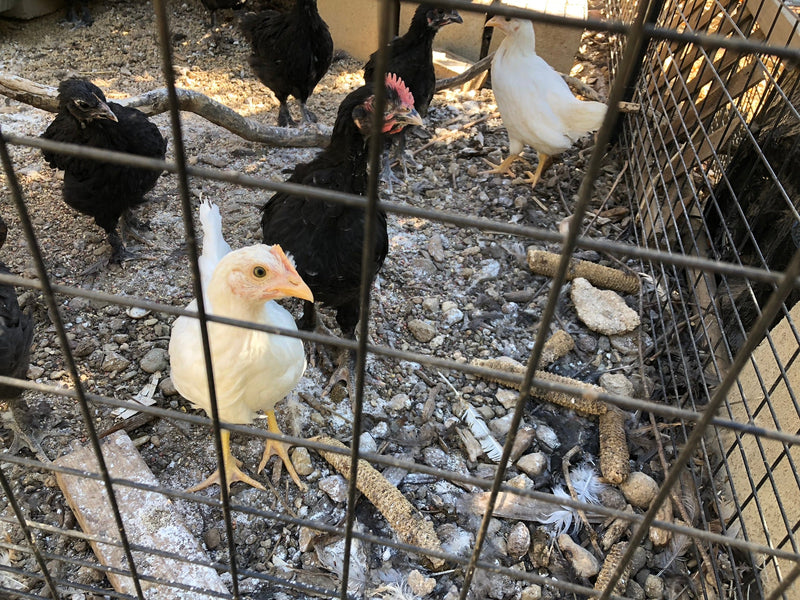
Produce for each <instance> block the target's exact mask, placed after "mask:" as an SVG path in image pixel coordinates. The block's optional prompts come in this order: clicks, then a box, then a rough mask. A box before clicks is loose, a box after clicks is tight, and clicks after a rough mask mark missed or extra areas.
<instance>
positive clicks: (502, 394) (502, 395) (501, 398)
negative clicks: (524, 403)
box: [494, 388, 519, 410]
mask: <svg viewBox="0 0 800 600" xmlns="http://www.w3.org/2000/svg"><path fill="white" fill-rule="evenodd" d="M494 397H495V398H497V401H498V402H500V404H502V405H503V408H505V409H506V410H511V409H512V408H514V407H515V406H516V405H517V400H518V399H519V392H518V391H516V390H506V389H503V388H501V389H499V390H497V393H496V394H495V395H494Z"/></svg>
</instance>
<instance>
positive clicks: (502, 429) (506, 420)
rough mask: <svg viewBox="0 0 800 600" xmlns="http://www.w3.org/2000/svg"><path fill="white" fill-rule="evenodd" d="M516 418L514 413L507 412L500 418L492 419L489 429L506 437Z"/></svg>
mask: <svg viewBox="0 0 800 600" xmlns="http://www.w3.org/2000/svg"><path fill="white" fill-rule="evenodd" d="M513 418H514V413H511V412H510V413H507V414H506V415H505V416H504V417H500V418H499V419H492V420H491V421H490V422H489V429H491V430H492V432H493V433H495V434H497V435H498V436H500V437H505V436H506V435H507V434H508V432H509V430H510V429H511V421H512V420H513Z"/></svg>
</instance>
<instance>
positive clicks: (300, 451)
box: [292, 446, 314, 477]
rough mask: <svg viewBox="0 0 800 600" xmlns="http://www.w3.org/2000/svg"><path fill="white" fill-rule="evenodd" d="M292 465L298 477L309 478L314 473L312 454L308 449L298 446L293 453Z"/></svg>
mask: <svg viewBox="0 0 800 600" xmlns="http://www.w3.org/2000/svg"><path fill="white" fill-rule="evenodd" d="M292 465H293V466H294V470H295V471H297V474H298V475H302V476H303V477H307V476H308V475H311V473H312V472H313V471H314V465H313V464H311V454H310V453H309V451H308V448H306V447H304V446H298V447H297V448H295V449H294V450H293V451H292Z"/></svg>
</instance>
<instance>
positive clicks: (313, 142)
mask: <svg viewBox="0 0 800 600" xmlns="http://www.w3.org/2000/svg"><path fill="white" fill-rule="evenodd" d="M176 91H177V94H178V106H179V108H180V109H181V110H182V111H185V112H192V113H195V114H196V115H199V116H201V117H203V118H204V119H207V120H208V121H211V122H212V123H214V124H215V125H219V126H220V127H223V128H225V129H227V130H228V131H230V132H231V133H234V134H236V135H238V136H239V137H241V138H244V139H245V140H248V141H251V142H260V143H263V144H268V145H270V146H281V147H289V146H294V147H316V146H327V145H328V138H329V137H330V131H331V130H330V128H329V127H320V128H319V129H318V130H317V129H310V128H309V129H287V128H285V127H273V126H269V125H263V124H261V123H258V122H256V121H253V120H251V119H247V118H245V117H243V116H242V115H240V114H239V113H237V112H236V111H235V110H233V109H231V108H229V107H227V106H225V105H224V104H221V103H219V102H217V101H215V100H212V99H211V98H209V97H208V96H206V95H205V94H201V93H200V92H196V91H194V90H185V89H182V88H177V90H176ZM0 94H2V95H4V96H7V97H8V98H11V99H13V100H17V101H19V102H23V103H25V104H28V105H30V106H33V107H34V108H39V109H41V110H46V111H48V112H58V101H57V100H56V96H57V95H58V92H57V90H56V89H55V88H53V87H50V86H45V85H40V84H38V83H35V82H33V81H30V80H28V79H23V78H22V77H17V76H15V75H5V74H2V73H0ZM118 102H119V104H122V105H124V106H132V107H134V108H138V109H139V110H141V111H142V112H143V113H145V114H146V115H148V116H153V115H158V114H161V113H164V112H167V110H169V99H168V96H167V90H166V88H160V89H156V90H152V91H150V92H146V93H144V94H141V95H139V96H131V97H130V98H126V99H124V100H119V101H118Z"/></svg>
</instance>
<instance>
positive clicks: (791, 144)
mask: <svg viewBox="0 0 800 600" xmlns="http://www.w3.org/2000/svg"><path fill="white" fill-rule="evenodd" d="M621 10H622V11H623V12H625V10H626V8H625V7H624V6H623V7H622V9H621ZM627 10H631V9H630V8H627ZM658 11H659V12H658V14H655V12H656V11H653V13H654V14H652V15H651V22H652V24H653V25H654V26H656V27H664V28H669V29H674V30H678V31H691V32H694V33H700V34H705V33H707V34H716V35H722V36H725V37H727V38H729V39H731V40H735V39H741V40H745V39H746V40H749V41H753V40H761V41H763V42H764V43H765V44H772V45H776V46H786V47H798V44H799V43H800V38H799V37H798V19H797V15H796V13H795V12H794V11H793V10H791V9H790V8H789V7H787V6H786V5H785V4H784V3H782V2H772V1H769V0H768V1H765V2H717V1H711V2H683V3H673V2H664V3H662V4H660V5H659V7H658ZM634 87H635V89H634V90H633V91H632V99H633V100H635V101H639V102H642V103H643V105H644V106H647V107H648V108H649V109H650V110H652V113H649V112H648V111H643V112H642V113H641V114H640V115H636V116H630V117H629V119H628V120H627V121H626V123H625V125H624V130H625V134H624V135H625V137H626V140H627V144H626V145H627V147H628V149H629V150H630V160H631V166H632V169H631V171H630V173H629V177H628V180H629V185H630V191H631V195H632V202H633V203H634V204H637V205H638V207H639V235H640V236H641V237H640V240H641V243H643V244H646V245H648V246H650V247H654V248H660V249H666V250H669V251H671V252H681V253H686V254H692V255H696V256H701V257H708V258H712V259H715V260H724V261H731V262H734V263H738V264H740V265H742V266H743V267H744V266H755V267H758V268H761V269H765V270H771V271H777V270H783V269H785V268H786V267H787V265H788V263H789V259H790V258H791V255H792V254H793V253H794V251H795V250H796V248H797V246H796V244H795V242H794V239H796V238H793V233H792V232H793V231H795V230H796V228H797V226H798V218H797V216H798V215H797V206H798V205H799V204H800V196H798V194H797V188H796V187H795V182H794V177H792V176H791V175H790V174H789V173H790V171H791V170H792V167H789V163H790V162H793V163H795V164H796V160H797V154H796V151H797V147H798V141H800V140H798V137H797V135H796V132H797V127H798V125H800V120H798V113H797V107H798V106H800V105H799V104H798V103H797V101H796V100H797V98H798V96H797V93H796V89H797V76H796V73H795V69H794V67H793V66H792V63H791V62H786V61H783V60H780V59H777V58H775V57H773V56H770V55H769V53H763V54H762V53H748V54H741V53H739V52H737V51H735V50H730V49H713V48H712V49H709V48H705V47H703V46H701V45H698V44H691V43H683V42H680V43H676V42H673V41H668V40H664V41H656V40H653V41H651V42H650V45H649V46H648V48H647V50H646V52H645V53H644V54H643V61H642V65H641V73H640V77H639V80H638V82H637V83H636V85H635V86H634ZM649 269H650V273H651V274H652V275H653V277H655V278H657V279H658V280H659V281H661V282H662V283H663V285H664V286H665V288H666V289H667V290H670V291H671V292H670V293H671V294H672V297H673V302H672V303H671V306H669V307H667V308H666V309H665V311H664V313H662V316H661V317H660V319H659V321H660V322H659V323H658V324H656V327H658V328H661V327H663V329H662V331H663V335H664V336H665V337H666V338H668V339H670V338H671V341H670V342H668V345H669V346H670V350H669V351H667V352H666V353H664V354H667V355H669V354H671V355H672V356H666V357H665V356H664V354H662V357H660V358H659V359H658V363H659V369H660V370H661V372H662V377H663V381H664V382H665V383H666V384H667V385H666V386H665V390H664V393H665V396H664V401H665V402H673V403H679V404H683V403H689V404H690V405H692V406H693V407H696V408H698V409H699V408H701V407H702V406H703V405H704V404H705V403H706V401H707V400H708V399H709V398H711V396H712V394H713V392H714V389H715V385H716V384H717V383H718V382H719V381H721V380H722V379H724V377H725V376H726V374H728V371H729V369H730V365H731V363H732V361H733V359H734V357H735V355H736V353H737V352H738V351H739V350H740V349H741V347H742V345H743V340H744V339H745V337H746V335H747V334H748V332H749V331H750V330H751V328H752V327H753V325H754V324H755V322H756V319H757V317H758V315H759V314H760V310H761V308H763V306H764V305H765V304H766V299H767V297H768V295H769V294H770V293H771V292H772V291H773V290H774V289H775V286H774V285H773V284H770V283H766V282H759V281H753V280H750V279H748V278H746V277H737V276H735V275H733V276H725V275H709V274H708V273H707V272H701V271H698V270H694V269H688V270H685V271H668V270H665V269H663V267H659V266H658V265H652V264H651V265H650V266H649ZM796 300H797V297H796V296H795V294H794V293H791V294H790V295H789V298H788V299H787V300H786V302H785V304H784V306H783V308H782V309H781V315H780V316H782V317H783V318H782V319H780V322H778V320H779V319H775V320H773V321H772V322H771V323H770V326H771V327H772V329H771V331H770V332H769V333H768V335H767V337H766V339H764V341H762V342H761V344H760V345H759V346H758V348H757V349H756V350H755V351H754V352H753V353H752V355H751V356H750V359H749V360H748V362H747V364H746V365H745V367H744V369H743V370H742V372H741V373H740V374H739V378H738V384H737V386H735V387H734V388H733V389H732V390H731V392H730V393H729V394H728V397H727V400H726V402H725V403H724V407H723V408H722V410H721V412H720V416H724V417H725V418H729V419H730V420H731V421H733V422H736V423H742V424H748V425H751V426H754V427H755V428H757V429H758V430H759V431H772V432H787V433H796V432H797V431H798V430H800V418H798V414H799V413H798V404H797V400H796V391H797V390H798V387H797V386H798V384H800V371H798V366H797V354H798V336H797V330H796V326H795V324H796V323H797V317H798V314H800V313H798V310H797V306H795V307H794V308H792V306H793V305H794V304H795V302H796ZM790 309H791V310H790ZM779 318H780V317H779ZM681 322H682V324H679V323H681ZM683 327H685V329H682V328H683ZM692 378H694V380H695V381H696V382H697V383H696V385H694V386H691V385H690V386H689V388H687V387H683V386H679V385H677V386H676V385H675V382H676V381H681V380H683V381H686V380H691V379H692ZM692 387H693V389H690V388H692ZM667 390H669V391H667ZM706 442H707V446H706V448H707V450H708V451H709V452H710V453H711V457H712V458H711V459H710V460H709V461H708V462H705V461H704V462H705V465H704V467H702V470H704V471H705V473H704V474H703V475H701V476H700V477H699V480H697V482H698V484H700V485H702V483H701V482H702V480H703V479H707V480H708V481H709V482H711V486H712V488H713V489H714V490H715V493H717V494H718V495H719V498H720V501H719V503H718V504H717V510H718V517H719V519H720V521H719V524H720V525H721V526H722V528H723V530H724V531H725V532H726V534H727V535H736V536H741V537H744V538H747V539H751V540H755V539H758V540H760V541H762V542H764V543H766V544H768V545H770V546H773V547H781V548H784V549H786V550H788V551H790V552H792V553H796V552H797V551H798V548H797V543H796V531H797V528H798V526H800V511H798V507H797V502H796V498H797V494H798V491H800V479H798V471H797V463H796V461H797V458H798V453H797V448H796V446H795V445H794V444H791V443H789V444H787V443H785V442H781V441H778V440H775V439H765V438H764V437H761V436H759V435H757V434H755V435H754V434H743V433H741V432H739V431H736V430H733V429H725V428H715V429H714V430H713V431H709V434H708V435H707V437H706ZM773 558H774V557H766V556H756V557H753V561H754V562H753V566H754V567H755V569H756V570H757V571H758V572H760V573H761V576H760V584H759V585H763V589H762V591H761V592H760V593H764V594H768V593H771V592H773V591H774V590H776V589H782V585H785V583H784V582H785V581H786V577H787V576H788V575H789V573H791V571H792V569H793V568H794V567H795V564H794V562H793V561H782V560H778V561H774V560H773Z"/></svg>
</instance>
